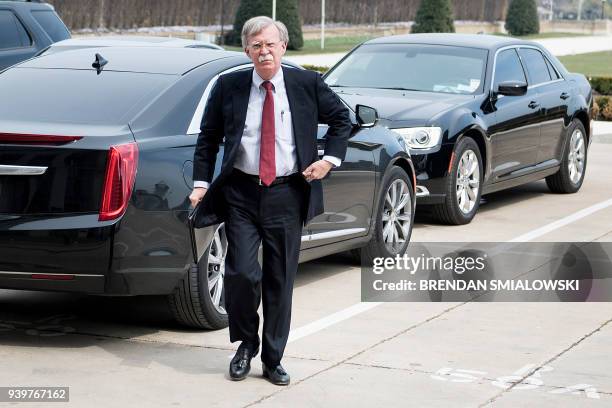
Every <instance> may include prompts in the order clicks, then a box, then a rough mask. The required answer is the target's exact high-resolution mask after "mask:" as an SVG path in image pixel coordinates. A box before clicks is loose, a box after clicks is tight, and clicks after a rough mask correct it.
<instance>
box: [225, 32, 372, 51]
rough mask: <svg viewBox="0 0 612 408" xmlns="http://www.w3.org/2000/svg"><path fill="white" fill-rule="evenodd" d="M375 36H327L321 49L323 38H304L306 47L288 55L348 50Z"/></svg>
mask: <svg viewBox="0 0 612 408" xmlns="http://www.w3.org/2000/svg"><path fill="white" fill-rule="evenodd" d="M372 38H374V36H367V35H363V36H347V37H326V38H325V49H323V50H322V49H321V40H320V39H315V40H304V47H303V48H302V49H301V50H299V51H291V50H288V51H287V54H286V55H303V54H325V53H333V52H348V51H350V50H351V48H353V47H354V46H356V45H357V44H361V43H362V42H364V41H367V40H369V39H372ZM224 48H225V49H226V50H230V51H242V48H240V47H230V46H224Z"/></svg>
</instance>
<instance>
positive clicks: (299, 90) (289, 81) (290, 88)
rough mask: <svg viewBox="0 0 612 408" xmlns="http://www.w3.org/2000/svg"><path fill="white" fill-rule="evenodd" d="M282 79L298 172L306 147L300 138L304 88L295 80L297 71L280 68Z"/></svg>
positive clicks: (303, 108)
mask: <svg viewBox="0 0 612 408" xmlns="http://www.w3.org/2000/svg"><path fill="white" fill-rule="evenodd" d="M282 70H283V77H284V79H285V90H286V91H287V99H288V100H289V108H290V109H291V123H292V127H293V137H294V140H295V148H296V154H297V158H298V163H300V170H303V169H302V168H301V167H302V165H301V164H302V162H303V161H302V156H303V155H302V152H304V151H306V148H307V146H306V145H305V143H306V140H305V139H304V137H302V129H305V128H308V127H304V126H303V124H304V117H303V115H302V114H303V113H304V112H306V111H305V109H306V108H305V106H304V100H303V99H304V98H303V95H304V92H305V91H304V87H303V86H302V85H301V84H300V82H299V79H298V78H297V74H298V72H297V69H295V68H285V67H282Z"/></svg>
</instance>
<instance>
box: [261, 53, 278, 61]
mask: <svg viewBox="0 0 612 408" xmlns="http://www.w3.org/2000/svg"><path fill="white" fill-rule="evenodd" d="M258 60H259V62H264V61H274V57H273V56H272V54H266V55H260V56H259V58H258Z"/></svg>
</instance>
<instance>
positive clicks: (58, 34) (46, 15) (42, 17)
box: [32, 10, 70, 42]
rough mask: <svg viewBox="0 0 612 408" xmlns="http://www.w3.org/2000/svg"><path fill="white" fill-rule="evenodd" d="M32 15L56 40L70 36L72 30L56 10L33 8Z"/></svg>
mask: <svg viewBox="0 0 612 408" xmlns="http://www.w3.org/2000/svg"><path fill="white" fill-rule="evenodd" d="M32 17H34V19H35V20H36V22H37V23H38V24H40V26H41V27H42V28H43V30H45V32H46V33H47V34H48V35H49V37H51V39H52V40H53V41H54V42H57V41H62V40H66V39H68V38H70V32H69V31H68V29H67V28H66V26H65V25H64V23H63V22H62V20H61V19H60V18H59V17H58V15H57V14H55V12H54V11H51V10H48V11H47V10H32Z"/></svg>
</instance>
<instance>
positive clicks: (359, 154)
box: [0, 47, 416, 328]
mask: <svg viewBox="0 0 612 408" xmlns="http://www.w3.org/2000/svg"><path fill="white" fill-rule="evenodd" d="M251 68H252V65H251V64H250V60H249V59H248V58H247V57H246V56H244V55H243V54H242V53H236V52H228V51H222V50H205V49H192V48H169V47H103V48H102V47H101V48H87V49H79V50H67V51H64V52H60V53H52V54H49V55H44V56H40V57H36V58H33V59H30V60H28V61H25V62H22V63H21V64H18V65H16V66H13V67H11V68H9V69H7V70H6V71H4V72H2V73H1V74H0V95H2V98H0V288H10V289H27V290H43V291H45V290H48V291H74V292H82V293H91V294H108V295H153V294H157V295H159V294H165V295H168V300H169V308H170V309H171V310H172V312H173V313H174V315H175V317H176V319H177V320H178V321H179V322H181V323H182V324H185V325H188V326H192V327H198V328H221V327H224V326H226V325H227V315H226V313H225V309H224V290H223V275H224V257H225V254H226V251H227V245H228V244H227V240H226V237H225V232H224V226H223V225H222V224H221V225H216V226H213V227H209V228H202V229H193V228H191V226H190V225H191V223H190V221H189V219H190V217H189V215H190V214H191V213H192V209H191V208H190V202H189V198H188V196H189V194H190V192H191V189H192V184H193V180H192V172H193V163H192V160H193V154H194V149H195V144H196V141H197V137H198V133H199V131H200V122H201V118H202V115H203V112H204V107H205V104H206V102H207V99H208V95H209V92H210V90H211V88H212V86H213V85H214V83H215V81H216V80H217V78H218V77H219V75H221V74H224V73H229V72H232V71H235V70H241V69H251ZM293 68H294V69H301V68H300V67H298V66H293ZM351 117H352V120H353V122H354V129H353V134H352V137H351V138H350V140H349V146H348V151H347V154H346V159H345V161H344V162H343V163H342V165H341V166H340V167H338V168H336V169H334V170H333V171H332V172H331V173H330V174H329V175H328V176H327V177H326V178H325V179H324V180H323V188H324V200H325V201H324V205H325V213H324V214H321V215H320V216H318V217H316V218H314V219H313V220H312V221H311V222H310V223H309V224H307V225H306V226H305V228H304V233H303V236H302V247H301V253H300V260H301V261H306V260H310V259H314V258H317V257H321V256H324V255H328V254H331V253H335V252H339V251H345V250H353V251H354V250H360V251H361V252H362V255H363V256H365V257H375V256H393V255H395V254H399V253H403V252H404V251H405V250H406V247H407V245H408V242H409V239H410V234H411V231H412V221H413V216H414V205H415V196H414V194H415V193H414V187H415V185H416V181H415V178H414V176H415V173H414V169H413V166H412V162H411V160H410V155H409V149H408V148H407V147H406V145H405V144H404V143H403V141H402V140H400V139H398V138H397V135H396V134H395V133H394V132H392V131H390V130H388V129H386V128H384V127H381V126H378V125H376V123H375V122H376V120H377V118H376V111H375V110H374V109H372V108H368V107H367V106H359V107H357V109H356V111H355V112H353V111H351ZM325 132H326V125H324V124H321V125H319V134H318V137H319V141H318V144H319V149H320V150H319V154H320V155H322V154H323V149H324V148H325V139H324V137H323V136H324V135H325ZM219 154H220V155H222V154H223V149H222V148H221V151H220V152H219ZM221 162H222V160H221V158H219V159H218V160H217V164H218V168H217V170H216V173H215V176H216V175H217V174H218V172H219V167H220V163H221Z"/></svg>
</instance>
